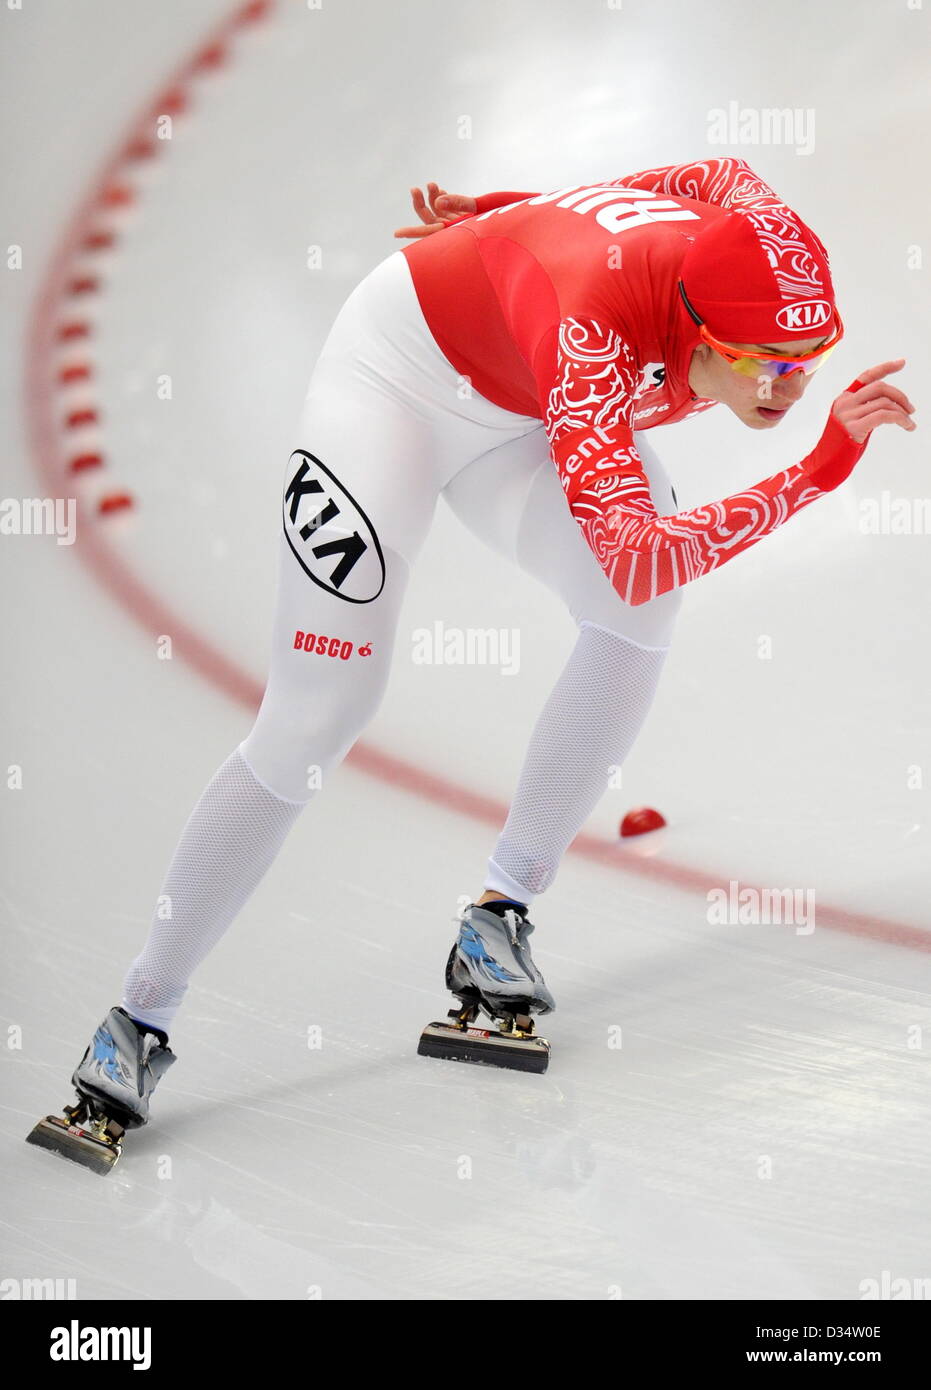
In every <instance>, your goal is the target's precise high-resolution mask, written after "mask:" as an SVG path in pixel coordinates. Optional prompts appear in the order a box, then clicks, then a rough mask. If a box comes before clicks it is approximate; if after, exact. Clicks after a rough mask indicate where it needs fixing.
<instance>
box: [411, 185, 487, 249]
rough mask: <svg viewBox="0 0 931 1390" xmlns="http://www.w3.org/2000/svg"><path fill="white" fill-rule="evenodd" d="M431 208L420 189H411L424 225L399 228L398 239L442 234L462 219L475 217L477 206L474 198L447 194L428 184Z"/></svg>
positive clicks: (412, 198)
mask: <svg viewBox="0 0 931 1390" xmlns="http://www.w3.org/2000/svg"><path fill="white" fill-rule="evenodd" d="M427 197H428V198H429V206H428V205H427V201H426V199H425V198H424V196H423V194H422V193H421V191H420V189H419V188H412V189H411V202H412V203H413V204H414V211H415V212H416V214H417V216H418V217H419V218H420V220H421V222H422V223H423V224H424V225H423V226H421V227H398V229H397V231H396V232H395V233H394V235H395V236H397V237H408V238H413V237H425V236H430V235H431V234H432V233H433V232H441V231H442V230H443V228H444V227H448V226H449V225H450V224H451V223H452V222H455V221H456V220H457V219H458V218H460V217H473V216H474V215H475V213H476V211H477V210H478V209H477V205H476V202H475V199H474V198H469V197H467V196H466V195H465V194H463V193H447V192H446V190H445V188H440V186H439V184H437V183H428V184H427Z"/></svg>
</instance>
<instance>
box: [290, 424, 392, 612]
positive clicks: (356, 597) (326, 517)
mask: <svg viewBox="0 0 931 1390" xmlns="http://www.w3.org/2000/svg"><path fill="white" fill-rule="evenodd" d="M290 461H291V463H292V465H293V466H294V472H293V473H292V475H291V481H290V482H289V484H288V486H287V488H286V490H285V495H284V513H283V520H284V533H285V538H286V539H287V542H288V545H289V546H290V547H291V549H292V551H293V552H294V555H295V556H296V558H297V561H298V563H299V564H300V566H301V568H302V569H303V570H304V572H305V573H306V574H307V575H309V576H310V578H311V579H312V580H313V581H314V583H315V584H319V585H320V588H321V589H326V591H327V592H328V593H330V594H335V595H336V597H337V598H342V599H345V600H346V602H347V603H371V602H372V600H373V599H376V598H378V595H379V594H380V593H381V591H382V589H383V588H384V587H385V557H384V555H383V554H382V550H381V546H380V545H379V543H378V537H377V536H376V534H375V530H374V527H373V526H372V523H371V522H370V521H369V519H368V517H367V516H366V515H365V512H364V511H363V510H362V508H361V507H360V506H359V504H358V502H357V501H356V500H355V498H354V497H352V496H351V495H350V494H349V493H348V492H347V491H346V489H345V488H344V487H343V485H342V483H340V482H339V481H338V479H336V478H335V477H334V476H333V474H332V473H331V472H330V470H329V469H328V468H327V467H326V466H325V465H324V464H322V463H321V462H320V460H319V459H318V458H316V457H315V456H314V455H313V454H309V453H307V451H306V450H305V449H295V451H294V453H293V454H292V455H291V460H290Z"/></svg>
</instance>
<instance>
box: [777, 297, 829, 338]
mask: <svg viewBox="0 0 931 1390" xmlns="http://www.w3.org/2000/svg"><path fill="white" fill-rule="evenodd" d="M833 317H834V310H833V309H832V308H831V306H830V304H829V303H828V302H827V300H826V299H802V300H800V301H799V303H798V304H786V305H785V306H784V308H782V309H780V310H779V312H778V314H777V315H776V322H777V323H778V325H779V327H780V328H787V329H789V331H790V332H792V331H794V332H798V331H799V330H800V329H803V328H821V327H822V326H823V325H824V324H826V323H830V321H831V319H832V318H833Z"/></svg>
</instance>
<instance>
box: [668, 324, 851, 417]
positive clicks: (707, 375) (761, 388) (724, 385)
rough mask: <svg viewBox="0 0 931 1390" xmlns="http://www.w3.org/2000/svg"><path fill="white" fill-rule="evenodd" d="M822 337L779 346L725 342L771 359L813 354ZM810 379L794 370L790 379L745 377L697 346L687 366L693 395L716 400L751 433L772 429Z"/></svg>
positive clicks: (717, 355)
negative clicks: (764, 354)
mask: <svg viewBox="0 0 931 1390" xmlns="http://www.w3.org/2000/svg"><path fill="white" fill-rule="evenodd" d="M823 341H824V339H823V338H803V339H801V340H799V339H795V340H794V341H792V342H781V343H729V344H728V346H729V347H733V348H735V349H737V350H742V351H744V352H758V353H759V352H771V353H772V354H773V356H786V357H788V356H791V355H792V354H793V353H799V354H801V353H806V352H814V350H815V349H816V348H817V347H819V346H820V344H821V343H822V342H823ZM809 380H810V378H809V377H808V376H807V375H806V374H805V372H801V371H796V372H793V373H792V374H791V376H779V377H771V376H769V375H767V374H765V373H764V372H763V371H762V370H761V372H760V375H759V376H747V375H744V374H743V373H742V372H740V371H735V370H734V368H733V366H732V365H731V363H730V362H728V361H727V360H726V359H725V358H724V357H722V356H721V355H720V353H717V352H715V351H714V349H713V348H711V347H709V346H708V344H707V343H699V344H698V347H697V348H696V349H695V351H694V352H693V353H692V361H691V365H690V367H689V386H690V387H691V388H692V390H693V391H694V392H695V394H696V396H702V397H703V398H704V399H705V400H710V401H719V402H720V403H721V405H726V406H728V407H729V409H730V410H732V411H733V412H734V414H735V415H736V416H737V418H738V420H741V421H742V422H743V423H744V424H745V425H747V426H749V428H750V429H752V430H768V429H773V428H774V427H775V426H776V425H778V424H779V422H780V421H781V420H784V419H785V417H786V415H787V414H788V412H789V411H790V410H791V409H792V407H793V405H794V404H795V402H796V401H798V400H800V399H801V398H802V396H803V395H804V394H805V388H806V387H807V385H808V382H809Z"/></svg>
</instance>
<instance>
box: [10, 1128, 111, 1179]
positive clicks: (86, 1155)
mask: <svg viewBox="0 0 931 1390" xmlns="http://www.w3.org/2000/svg"><path fill="white" fill-rule="evenodd" d="M26 1143H27V1144H36V1145H37V1146H38V1147H39V1148H40V1149H49V1150H50V1151H51V1152H52V1153H56V1154H62V1155H63V1156H64V1157H65V1158H70V1159H71V1161H72V1162H73V1163H79V1164H80V1165H81V1167H82V1168H90V1170H91V1172H92V1173H100V1174H101V1175H104V1174H106V1173H109V1172H111V1171H112V1169H113V1166H114V1164H115V1163H116V1161H117V1159H118V1158H119V1156H120V1154H121V1153H122V1146H121V1145H120V1144H119V1143H118V1142H115V1143H114V1142H108V1141H107V1140H105V1139H97V1138H96V1137H95V1136H94V1135H93V1134H90V1133H88V1131H87V1130H86V1129H82V1128H81V1126H80V1125H73V1124H69V1123H68V1121H67V1120H64V1119H62V1118H61V1116H59V1115H46V1117H45V1119H44V1120H40V1121H39V1123H38V1124H37V1125H36V1126H35V1128H34V1129H32V1130H30V1132H29V1133H28V1134H27V1135H26Z"/></svg>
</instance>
